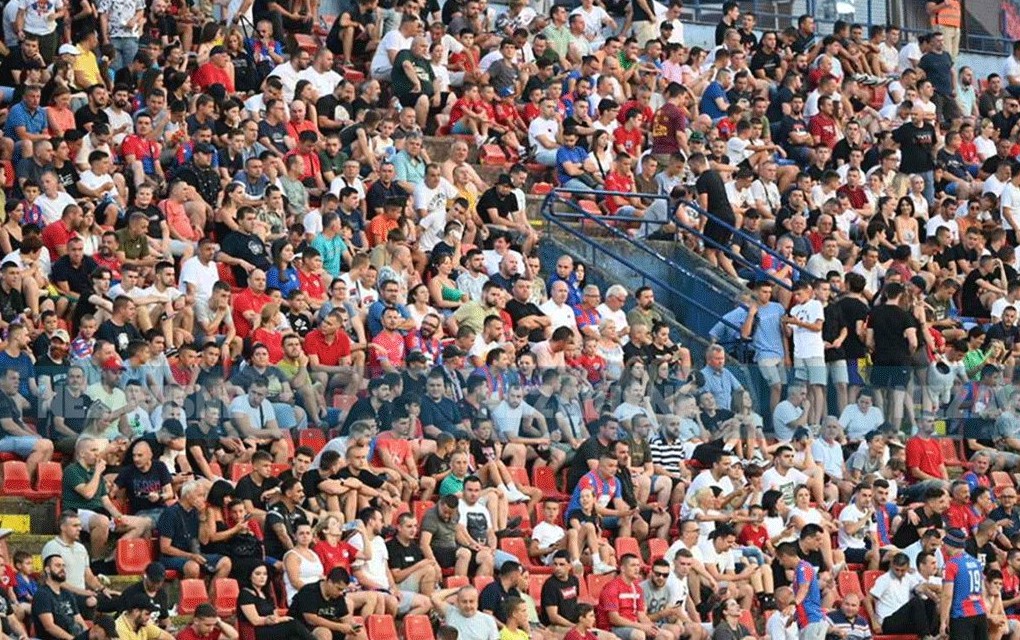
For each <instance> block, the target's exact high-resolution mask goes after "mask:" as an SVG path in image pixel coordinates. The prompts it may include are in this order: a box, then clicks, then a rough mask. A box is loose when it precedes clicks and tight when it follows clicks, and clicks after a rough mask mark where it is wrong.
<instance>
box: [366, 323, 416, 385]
mask: <svg viewBox="0 0 1020 640" xmlns="http://www.w3.org/2000/svg"><path fill="white" fill-rule="evenodd" d="M372 344H377V345H379V346H380V347H382V348H383V349H385V350H386V355H382V354H379V353H378V352H377V351H376V350H375V349H373V350H372V353H371V355H370V356H369V359H368V368H369V370H370V371H371V372H372V373H373V375H375V374H379V373H382V371H383V366H382V362H383V360H385V361H387V362H389V363H390V365H391V366H394V367H396V368H398V369H399V368H401V367H403V366H404V355H405V353H406V351H407V345H406V344H404V336H402V335H400V334H399V333H398V332H396V331H383V332H382V333H380V334H379V335H377V336H376V337H374V338H372Z"/></svg>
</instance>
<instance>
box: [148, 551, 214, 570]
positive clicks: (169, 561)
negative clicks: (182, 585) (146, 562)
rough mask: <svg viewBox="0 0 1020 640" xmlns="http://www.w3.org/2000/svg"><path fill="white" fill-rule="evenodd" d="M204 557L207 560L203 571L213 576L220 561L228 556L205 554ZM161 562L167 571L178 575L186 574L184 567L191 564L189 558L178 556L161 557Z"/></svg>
mask: <svg viewBox="0 0 1020 640" xmlns="http://www.w3.org/2000/svg"><path fill="white" fill-rule="evenodd" d="M202 556H203V557H204V558H205V566H204V567H202V570H203V571H205V572H206V573H207V574H212V573H214V572H215V571H214V570H215V568H216V565H218V564H219V563H220V560H222V559H223V558H225V557H226V556H221V555H219V554H218V553H203V554H202ZM159 561H160V562H161V563H163V566H164V567H166V568H167V569H170V570H173V571H176V572H177V573H180V574H183V573H184V565H186V564H187V563H188V562H190V561H189V560H188V559H187V558H180V557H177V556H160V558H159Z"/></svg>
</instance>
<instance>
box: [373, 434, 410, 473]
mask: <svg viewBox="0 0 1020 640" xmlns="http://www.w3.org/2000/svg"><path fill="white" fill-rule="evenodd" d="M384 449H385V450H386V451H387V452H388V453H389V454H390V458H392V460H393V464H394V466H396V467H400V468H403V469H406V468H407V461H408V460H412V462H413V459H412V457H413V456H414V453H413V452H412V451H411V442H410V441H409V440H402V439H400V438H394V437H392V436H390V437H386V438H384V437H382V436H380V437H378V438H376V440H375V455H374V456H372V464H373V465H374V466H376V467H382V466H384V465H383V461H382V456H380V455H379V452H380V451H382V450H384Z"/></svg>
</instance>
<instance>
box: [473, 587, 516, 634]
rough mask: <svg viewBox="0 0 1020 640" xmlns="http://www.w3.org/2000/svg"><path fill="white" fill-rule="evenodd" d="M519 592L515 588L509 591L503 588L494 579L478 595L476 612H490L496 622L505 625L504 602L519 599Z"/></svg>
mask: <svg viewBox="0 0 1020 640" xmlns="http://www.w3.org/2000/svg"><path fill="white" fill-rule="evenodd" d="M520 597H521V592H520V591H518V590H517V589H516V588H515V587H511V588H510V589H509V590H506V589H504V588H503V583H502V582H500V581H499V578H496V579H495V580H493V581H492V582H490V583H489V584H488V585H486V586H485V588H484V589H482V592H481V593H480V594H478V610H479V611H491V612H492V615H493V616H495V617H496V619H497V620H499V621H500V622H502V623H503V624H506V619H507V615H506V606H505V603H506V600H507V598H520Z"/></svg>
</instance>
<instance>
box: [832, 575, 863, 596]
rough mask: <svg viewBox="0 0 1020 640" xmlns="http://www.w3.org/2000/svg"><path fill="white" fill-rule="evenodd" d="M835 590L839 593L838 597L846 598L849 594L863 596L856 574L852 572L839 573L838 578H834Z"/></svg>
mask: <svg viewBox="0 0 1020 640" xmlns="http://www.w3.org/2000/svg"><path fill="white" fill-rule="evenodd" d="M836 589H837V590H838V591H839V595H840V596H846V595H848V594H851V593H856V594H857V595H859V596H862V597H863V596H864V589H862V588H861V580H860V578H859V577H857V574H856V573H854V572H852V571H840V572H839V576H838V577H837V578H836Z"/></svg>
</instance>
